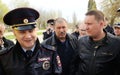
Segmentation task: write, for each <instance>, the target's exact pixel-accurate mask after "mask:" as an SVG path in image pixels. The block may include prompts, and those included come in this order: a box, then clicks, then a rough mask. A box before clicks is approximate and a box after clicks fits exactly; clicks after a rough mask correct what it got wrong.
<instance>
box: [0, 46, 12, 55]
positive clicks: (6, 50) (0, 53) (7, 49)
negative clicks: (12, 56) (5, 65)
mask: <svg viewBox="0 0 120 75" xmlns="http://www.w3.org/2000/svg"><path fill="white" fill-rule="evenodd" d="M12 48H13V47H9V48H5V49H3V50H0V56H2V55H6V54H7V53H9V52H10V51H11V50H12Z"/></svg>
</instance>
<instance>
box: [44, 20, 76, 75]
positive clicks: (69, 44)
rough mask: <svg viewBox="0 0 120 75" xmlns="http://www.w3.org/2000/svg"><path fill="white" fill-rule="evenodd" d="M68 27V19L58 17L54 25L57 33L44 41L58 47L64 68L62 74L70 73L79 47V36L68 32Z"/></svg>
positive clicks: (45, 43) (67, 74)
mask: <svg viewBox="0 0 120 75" xmlns="http://www.w3.org/2000/svg"><path fill="white" fill-rule="evenodd" d="M67 29H68V25H67V21H66V20H65V19H64V18H57V19H56V20H55V25H54V31H55V34H54V35H53V36H51V37H50V38H48V39H47V40H45V41H44V42H43V43H42V44H44V45H51V46H54V47H55V48H57V53H58V55H60V59H61V63H62V69H63V72H62V74H61V75H70V71H71V69H70V67H71V63H72V62H71V61H72V59H73V57H74V55H75V54H74V53H75V52H76V50H77V47H78V46H77V38H76V37H75V36H73V35H70V34H68V33H67ZM72 69H73V68H72Z"/></svg>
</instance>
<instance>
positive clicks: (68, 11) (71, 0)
mask: <svg viewBox="0 0 120 75" xmlns="http://www.w3.org/2000/svg"><path fill="white" fill-rule="evenodd" d="M10 1H11V0H2V2H4V3H5V4H7V5H8V6H10V5H11V4H9V3H10ZM28 1H29V3H30V6H31V7H33V8H35V9H40V8H42V9H44V10H48V11H49V10H59V11H61V12H62V16H63V18H65V19H67V20H71V19H72V16H73V13H75V14H76V16H77V20H79V21H81V20H83V19H84V15H85V13H86V12H87V5H88V0H28ZM95 1H96V4H97V8H98V9H99V3H100V2H101V0H95Z"/></svg>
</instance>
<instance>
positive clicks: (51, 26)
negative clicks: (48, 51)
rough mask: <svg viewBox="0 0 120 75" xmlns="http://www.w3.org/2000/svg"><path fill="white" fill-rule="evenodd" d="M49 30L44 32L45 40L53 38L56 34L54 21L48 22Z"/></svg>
mask: <svg viewBox="0 0 120 75" xmlns="http://www.w3.org/2000/svg"><path fill="white" fill-rule="evenodd" d="M47 25H48V26H47V29H46V31H45V32H43V40H45V39H47V38H49V37H50V36H52V34H54V29H53V27H54V19H49V20H48V21H47Z"/></svg>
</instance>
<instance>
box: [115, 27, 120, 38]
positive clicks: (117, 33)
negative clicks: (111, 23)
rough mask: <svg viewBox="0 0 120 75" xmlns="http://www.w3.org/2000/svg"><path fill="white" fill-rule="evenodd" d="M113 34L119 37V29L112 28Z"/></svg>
mask: <svg viewBox="0 0 120 75" xmlns="http://www.w3.org/2000/svg"><path fill="white" fill-rule="evenodd" d="M114 33H115V35H116V36H120V27H114Z"/></svg>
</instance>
